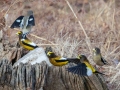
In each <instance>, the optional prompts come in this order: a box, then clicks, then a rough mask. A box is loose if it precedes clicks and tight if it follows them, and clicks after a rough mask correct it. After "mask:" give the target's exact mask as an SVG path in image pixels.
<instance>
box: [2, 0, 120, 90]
mask: <svg viewBox="0 0 120 90" xmlns="http://www.w3.org/2000/svg"><path fill="white" fill-rule="evenodd" d="M69 2H70V4H71V6H72V8H73V9H74V11H75V13H76V15H77V16H78V18H79V20H80V21H81V23H82V26H83V27H84V29H85V31H86V33H87V35H88V37H89V39H90V42H89V44H90V45H91V47H90V49H91V50H92V48H93V47H95V46H97V47H99V48H100V49H101V51H102V55H103V56H104V57H105V59H106V60H107V61H108V62H110V63H111V66H103V68H104V70H103V71H102V72H104V73H106V74H108V76H107V77H105V80H106V82H107V83H108V87H109V88H110V90H113V89H114V90H119V80H120V79H119V77H120V75H119V68H120V67H119V59H120V53H119V50H120V49H119V48H120V46H119V45H120V30H119V28H120V25H119V23H120V19H119V18H120V10H119V9H120V1H119V0H99V1H98V0H79V1H78V0H69ZM29 9H30V10H33V12H34V17H35V23H36V25H35V27H33V29H32V33H31V34H34V35H36V36H38V37H35V36H32V35H29V38H30V39H31V40H32V41H34V42H35V43H37V44H38V45H39V46H42V47H44V48H45V47H46V46H48V45H46V44H49V45H50V46H52V47H53V49H54V51H55V52H56V53H57V54H58V55H61V56H64V57H76V56H77V55H78V54H85V55H87V57H88V59H89V60H90V62H91V64H93V65H94V62H93V60H92V54H91V52H90V50H89V47H88V45H87V43H86V39H85V38H86V37H85V35H84V33H83V30H82V28H81V27H80V25H79V23H78V20H77V19H75V17H74V15H73V13H72V12H71V10H70V8H69V7H68V5H67V3H66V2H65V0H16V1H14V0H4V1H0V11H1V12H0V52H1V53H0V54H1V55H0V58H2V59H3V58H7V59H9V60H13V59H15V60H16V59H18V58H17V57H14V55H16V53H17V55H18V57H21V56H22V54H20V51H21V50H23V49H17V50H16V48H17V47H16V43H17V41H18V37H17V36H16V35H15V33H16V32H17V30H13V29H10V28H9V26H10V25H11V24H12V23H13V21H14V20H15V19H16V18H17V17H18V16H20V15H24V14H25V13H26V11H27V10H29ZM4 15H5V18H4ZM1 37H2V39H1ZM24 52H25V51H24ZM4 56H6V57H4ZM10 56H12V57H10ZM10 58H11V59H10Z"/></svg>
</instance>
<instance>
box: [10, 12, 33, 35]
mask: <svg viewBox="0 0 120 90" xmlns="http://www.w3.org/2000/svg"><path fill="white" fill-rule="evenodd" d="M33 26H35V20H34V16H33V11H31V10H30V11H28V12H27V15H25V16H20V17H18V18H17V19H16V20H15V21H14V22H13V24H12V25H11V28H20V29H21V31H22V32H23V35H24V36H25V34H28V33H29V32H30V31H31V28H32V27H33Z"/></svg>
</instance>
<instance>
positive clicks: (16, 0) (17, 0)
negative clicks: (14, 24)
mask: <svg viewBox="0 0 120 90" xmlns="http://www.w3.org/2000/svg"><path fill="white" fill-rule="evenodd" d="M19 1H20V0H15V1H14V2H13V3H12V4H11V5H10V7H9V8H8V10H7V11H6V13H5V14H4V16H6V14H7V13H8V12H9V10H10V9H11V7H12V6H13V5H14V4H15V3H17V2H19Z"/></svg>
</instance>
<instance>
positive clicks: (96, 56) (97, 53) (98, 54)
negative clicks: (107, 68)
mask: <svg viewBox="0 0 120 90" xmlns="http://www.w3.org/2000/svg"><path fill="white" fill-rule="evenodd" d="M93 60H94V62H95V63H96V64H97V65H99V66H103V65H106V64H108V62H107V61H106V60H105V59H104V58H103V57H102V55H101V52H100V49H99V48H97V47H95V48H94V49H93Z"/></svg>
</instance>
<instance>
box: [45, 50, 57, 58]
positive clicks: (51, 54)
mask: <svg viewBox="0 0 120 90" xmlns="http://www.w3.org/2000/svg"><path fill="white" fill-rule="evenodd" d="M47 56H48V57H49V58H54V57H56V55H55V53H53V52H50V51H49V52H47Z"/></svg>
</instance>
